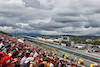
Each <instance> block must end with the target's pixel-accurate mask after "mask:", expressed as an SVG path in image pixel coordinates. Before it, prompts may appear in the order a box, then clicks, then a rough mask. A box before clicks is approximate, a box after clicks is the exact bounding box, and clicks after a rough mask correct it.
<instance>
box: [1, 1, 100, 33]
mask: <svg viewBox="0 0 100 67" xmlns="http://www.w3.org/2000/svg"><path fill="white" fill-rule="evenodd" d="M99 3H100V1H99V0H82V1H80V0H42V1H41V0H7V1H6V0H1V1H0V26H2V27H4V26H8V27H12V29H14V30H15V29H19V30H21V32H22V31H23V32H24V31H27V32H31V31H38V32H41V31H48V32H49V31H55V32H61V33H75V34H82V33H83V34H85V33H84V32H86V34H90V33H92V31H91V30H92V29H93V31H95V29H96V30H97V29H99V28H100V9H99V8H100V4H99ZM47 19H50V20H47ZM42 20H43V21H42ZM44 21H45V22H44ZM18 23H22V24H18ZM23 24H27V25H24V26H23ZM17 31H18V30H17ZM97 31H98V30H97ZM97 31H95V33H96V32H97ZM95 33H94V34H95Z"/></svg>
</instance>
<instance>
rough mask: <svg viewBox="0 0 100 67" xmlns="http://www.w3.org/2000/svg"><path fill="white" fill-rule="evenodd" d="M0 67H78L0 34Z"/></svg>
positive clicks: (48, 52)
mask: <svg viewBox="0 0 100 67" xmlns="http://www.w3.org/2000/svg"><path fill="white" fill-rule="evenodd" d="M0 67H79V66H78V65H77V64H75V63H72V62H68V61H67V60H66V59H63V58H59V57H58V56H57V55H56V54H53V52H52V51H49V50H48V49H44V48H39V47H38V46H36V47H34V46H33V45H30V44H26V43H25V42H24V43H21V42H19V41H18V40H17V38H13V37H10V36H7V35H4V34H1V33H0Z"/></svg>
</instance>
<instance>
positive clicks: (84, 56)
mask: <svg viewBox="0 0 100 67" xmlns="http://www.w3.org/2000/svg"><path fill="white" fill-rule="evenodd" d="M28 40H29V41H31V42H32V41H34V42H39V43H41V44H43V45H46V46H49V47H53V48H55V49H57V50H61V51H64V52H67V53H70V54H74V55H76V56H80V57H82V58H85V59H88V60H90V61H93V62H96V63H100V59H97V58H93V57H89V56H86V55H82V54H79V53H76V52H72V51H69V50H64V49H62V48H57V46H56V45H53V46H52V45H51V46H50V45H47V44H44V43H43V42H41V41H37V40H33V39H28ZM66 49H67V48H66Z"/></svg>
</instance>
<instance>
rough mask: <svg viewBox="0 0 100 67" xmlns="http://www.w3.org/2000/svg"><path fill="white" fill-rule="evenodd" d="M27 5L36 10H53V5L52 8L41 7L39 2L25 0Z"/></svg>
mask: <svg viewBox="0 0 100 67" xmlns="http://www.w3.org/2000/svg"><path fill="white" fill-rule="evenodd" d="M23 1H24V2H25V3H26V4H25V6H26V7H33V8H36V9H45V10H48V9H49V10H50V9H52V5H50V6H51V7H46V6H44V5H41V4H40V2H39V1H38V0H23Z"/></svg>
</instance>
